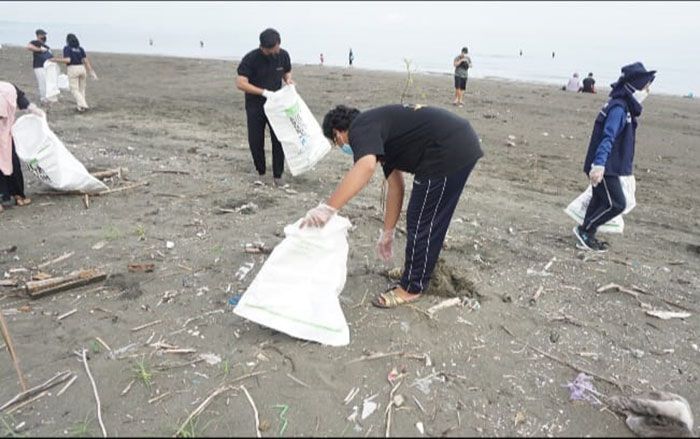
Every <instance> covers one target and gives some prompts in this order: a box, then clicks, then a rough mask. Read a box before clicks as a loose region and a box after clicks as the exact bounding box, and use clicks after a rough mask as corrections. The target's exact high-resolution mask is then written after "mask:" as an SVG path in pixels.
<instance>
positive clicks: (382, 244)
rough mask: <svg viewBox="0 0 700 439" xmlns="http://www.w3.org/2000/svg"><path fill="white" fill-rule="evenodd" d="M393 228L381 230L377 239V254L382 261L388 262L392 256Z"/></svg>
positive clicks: (394, 232)
mask: <svg viewBox="0 0 700 439" xmlns="http://www.w3.org/2000/svg"><path fill="white" fill-rule="evenodd" d="M395 234H396V230H395V229H391V230H382V231H381V232H380V233H379V239H378V240H377V255H378V256H379V259H381V260H382V261H384V262H389V261H390V260H391V259H393V257H394V235H395Z"/></svg>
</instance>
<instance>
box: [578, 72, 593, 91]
mask: <svg viewBox="0 0 700 439" xmlns="http://www.w3.org/2000/svg"><path fill="white" fill-rule="evenodd" d="M579 91H580V92H581V93H595V79H593V73H589V74H588V76H587V77H586V78H585V79H584V80H583V87H581V90H579Z"/></svg>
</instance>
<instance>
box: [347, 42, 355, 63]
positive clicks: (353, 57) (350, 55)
mask: <svg viewBox="0 0 700 439" xmlns="http://www.w3.org/2000/svg"><path fill="white" fill-rule="evenodd" d="M354 59H355V55H353V53H352V47H351V48H350V53H348V62H349V63H350V67H352V62H353V60H354Z"/></svg>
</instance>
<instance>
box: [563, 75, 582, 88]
mask: <svg viewBox="0 0 700 439" xmlns="http://www.w3.org/2000/svg"><path fill="white" fill-rule="evenodd" d="M580 88H581V83H580V82H579V78H574V77H571V79H569V83H568V84H566V91H578V90H579V89H580Z"/></svg>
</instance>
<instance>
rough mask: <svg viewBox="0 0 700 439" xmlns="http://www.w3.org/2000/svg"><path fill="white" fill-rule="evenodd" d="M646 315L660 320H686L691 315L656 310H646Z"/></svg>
mask: <svg viewBox="0 0 700 439" xmlns="http://www.w3.org/2000/svg"><path fill="white" fill-rule="evenodd" d="M646 313H647V315H650V316H652V317H656V318H659V319H661V320H670V319H687V318H688V317H690V316H691V315H692V314H690V313H689V312H675V311H663V310H658V309H652V310H647V311H646Z"/></svg>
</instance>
